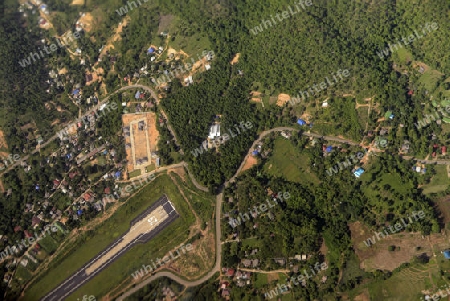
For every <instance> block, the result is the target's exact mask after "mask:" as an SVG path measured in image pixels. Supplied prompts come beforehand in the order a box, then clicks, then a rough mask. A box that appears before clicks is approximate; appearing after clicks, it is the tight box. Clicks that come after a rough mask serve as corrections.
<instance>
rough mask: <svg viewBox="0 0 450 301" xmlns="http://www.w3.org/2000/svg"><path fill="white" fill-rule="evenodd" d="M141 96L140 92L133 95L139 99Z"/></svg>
mask: <svg viewBox="0 0 450 301" xmlns="http://www.w3.org/2000/svg"><path fill="white" fill-rule="evenodd" d="M140 96H141V92H139V91H137V92H136V94H134V98H136V99H139V97H140Z"/></svg>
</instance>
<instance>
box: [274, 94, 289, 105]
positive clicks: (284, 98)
mask: <svg viewBox="0 0 450 301" xmlns="http://www.w3.org/2000/svg"><path fill="white" fill-rule="evenodd" d="M289 99H291V97H290V96H289V95H288V94H280V95H278V99H277V106H279V107H282V106H284V104H285V103H287V102H288V101H289Z"/></svg>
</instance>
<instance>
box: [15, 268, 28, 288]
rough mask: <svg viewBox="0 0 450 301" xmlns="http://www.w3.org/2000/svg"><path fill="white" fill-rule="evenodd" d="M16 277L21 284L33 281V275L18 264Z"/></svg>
mask: <svg viewBox="0 0 450 301" xmlns="http://www.w3.org/2000/svg"><path fill="white" fill-rule="evenodd" d="M14 277H15V278H16V279H17V280H18V281H19V282H20V283H21V284H24V283H26V282H27V281H28V280H30V279H31V273H30V272H29V271H28V269H27V268H25V267H23V265H21V264H20V263H18V264H17V269H16V274H15V275H14Z"/></svg>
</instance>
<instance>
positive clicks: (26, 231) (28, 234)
mask: <svg viewBox="0 0 450 301" xmlns="http://www.w3.org/2000/svg"><path fill="white" fill-rule="evenodd" d="M23 234H25V237H26V238H30V237H33V235H32V234H31V233H30V232H28V230H25V231H23Z"/></svg>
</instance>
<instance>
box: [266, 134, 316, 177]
mask: <svg viewBox="0 0 450 301" xmlns="http://www.w3.org/2000/svg"><path fill="white" fill-rule="evenodd" d="M274 145H275V146H274V150H273V156H271V157H270V159H269V160H268V161H267V163H266V164H265V165H264V171H265V172H266V173H268V174H270V175H272V176H275V177H280V178H285V179H286V180H288V181H290V182H295V183H302V184H310V183H312V184H319V183H320V181H319V179H318V178H317V176H316V175H315V174H313V173H311V169H310V165H311V164H310V160H309V157H308V156H307V155H305V154H302V153H299V151H298V150H297V149H295V147H294V146H293V145H292V143H291V141H290V140H287V139H286V138H283V137H278V138H277V139H276V140H275V142H274ZM306 175H307V176H306Z"/></svg>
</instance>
